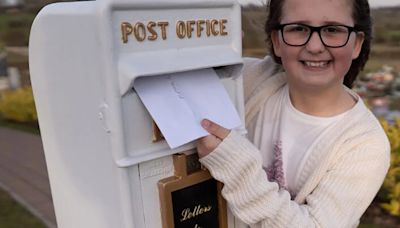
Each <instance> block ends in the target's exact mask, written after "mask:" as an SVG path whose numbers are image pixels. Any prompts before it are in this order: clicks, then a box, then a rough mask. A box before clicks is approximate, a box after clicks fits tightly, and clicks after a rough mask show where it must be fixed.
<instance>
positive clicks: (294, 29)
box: [285, 25, 309, 32]
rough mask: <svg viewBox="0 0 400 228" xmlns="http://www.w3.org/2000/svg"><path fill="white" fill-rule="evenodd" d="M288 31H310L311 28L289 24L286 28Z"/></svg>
mask: <svg viewBox="0 0 400 228" xmlns="http://www.w3.org/2000/svg"><path fill="white" fill-rule="evenodd" d="M285 31H286V32H308V31H309V29H308V28H307V27H306V26H302V25H289V26H286V28H285Z"/></svg>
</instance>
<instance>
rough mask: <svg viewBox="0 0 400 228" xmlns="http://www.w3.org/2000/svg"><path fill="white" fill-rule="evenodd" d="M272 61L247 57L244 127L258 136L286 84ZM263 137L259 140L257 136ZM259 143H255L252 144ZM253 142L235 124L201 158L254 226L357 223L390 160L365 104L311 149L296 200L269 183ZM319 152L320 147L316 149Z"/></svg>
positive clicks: (241, 216) (232, 204)
mask: <svg viewBox="0 0 400 228" xmlns="http://www.w3.org/2000/svg"><path fill="white" fill-rule="evenodd" d="M275 72H276V66H274V64H273V62H272V60H271V59H270V58H269V57H266V58H265V59H263V60H246V61H245V68H244V81H245V97H247V98H246V100H247V102H246V126H248V131H249V135H252V137H250V138H253V139H254V138H257V137H258V132H259V130H257V128H259V127H260V126H262V124H261V123H257V121H258V122H260V119H262V118H256V117H257V115H258V114H259V113H263V111H264V110H263V107H264V104H265V102H266V101H267V100H268V98H269V97H270V96H271V95H272V94H274V93H275V92H276V91H277V90H278V89H279V88H281V87H282V86H283V85H284V84H285V83H286V80H285V76H284V74H282V73H277V74H275V75H274V76H271V74H272V73H275ZM261 140H262V139H261ZM257 144H258V143H257ZM257 144H255V145H254V144H253V143H251V142H250V141H249V140H248V139H246V138H245V137H243V136H241V135H239V134H237V133H236V132H234V131H231V133H230V134H229V135H228V136H227V137H226V138H225V139H224V140H223V142H222V143H221V144H220V145H219V146H218V147H217V148H216V149H215V150H214V151H213V152H212V153H210V154H209V155H207V156H205V157H203V158H202V159H200V162H201V163H202V164H203V165H204V166H205V167H206V168H207V169H209V170H210V172H211V174H212V176H213V177H214V178H215V179H217V180H219V181H221V182H223V183H224V188H223V190H222V195H223V196H224V198H225V199H226V200H227V202H228V205H229V207H230V209H231V210H232V212H233V213H234V214H235V216H237V217H238V218H239V219H240V220H242V221H243V222H245V223H246V224H249V225H251V227H296V228H297V227H307V228H311V227H324V228H325V227H326V228H328V227H332V228H339V227H356V226H357V225H358V223H359V218H360V217H361V215H362V214H363V213H364V211H365V210H366V208H367V207H368V205H369V204H370V203H371V201H372V200H373V198H374V196H375V195H376V193H377V192H378V190H379V188H380V186H381V184H382V182H383V179H384V177H385V175H386V172H387V170H388V167H389V163H390V145H389V142H388V140H387V137H386V135H385V133H384V131H383V130H382V128H381V126H380V124H379V122H378V121H377V120H376V118H375V117H374V116H373V114H372V113H371V112H370V111H369V110H368V109H367V108H366V107H365V106H364V105H358V106H355V107H354V108H353V109H351V110H350V111H349V113H348V114H346V115H345V116H344V117H343V120H341V121H340V122H339V123H338V124H337V125H336V126H334V127H332V128H331V129H329V130H328V131H326V133H324V134H322V135H321V136H320V137H319V138H318V139H317V140H316V142H315V143H314V144H313V145H312V146H311V147H310V148H309V150H310V151H309V152H310V153H311V155H310V157H309V159H308V160H307V161H306V163H305V165H304V168H303V169H302V170H301V173H300V175H299V181H300V183H301V185H300V186H301V188H300V190H299V192H297V195H296V197H295V199H294V200H291V198H290V194H289V193H288V192H287V191H286V190H283V189H279V187H278V184H277V183H275V182H269V181H268V179H267V175H266V173H265V171H264V170H263V168H262V158H261V155H260V152H259V150H258V148H257ZM321 151H323V153H321Z"/></svg>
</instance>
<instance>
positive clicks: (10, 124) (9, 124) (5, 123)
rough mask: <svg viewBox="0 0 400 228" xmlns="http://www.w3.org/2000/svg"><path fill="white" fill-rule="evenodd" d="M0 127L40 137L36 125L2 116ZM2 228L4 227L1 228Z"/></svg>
mask: <svg viewBox="0 0 400 228" xmlns="http://www.w3.org/2000/svg"><path fill="white" fill-rule="evenodd" d="M0 127H6V128H11V129H15V130H20V131H24V132H28V133H32V134H35V135H40V130H39V127H38V125H37V124H36V123H30V124H26V123H18V122H14V121H9V120H5V119H3V118H1V116H0ZM0 205H1V204H0ZM0 227H2V226H0Z"/></svg>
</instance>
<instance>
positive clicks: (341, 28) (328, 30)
mask: <svg viewBox="0 0 400 228" xmlns="http://www.w3.org/2000/svg"><path fill="white" fill-rule="evenodd" d="M322 32H324V33H346V32H347V28H346V27H344V26H340V25H337V26H334V25H332V26H327V27H324V28H323V29H322Z"/></svg>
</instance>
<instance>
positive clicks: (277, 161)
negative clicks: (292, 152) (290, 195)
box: [264, 140, 287, 190]
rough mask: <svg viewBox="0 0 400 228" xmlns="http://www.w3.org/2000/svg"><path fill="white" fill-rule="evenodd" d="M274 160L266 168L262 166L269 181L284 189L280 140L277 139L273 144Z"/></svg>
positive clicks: (285, 187)
mask: <svg viewBox="0 0 400 228" xmlns="http://www.w3.org/2000/svg"><path fill="white" fill-rule="evenodd" d="M273 151H274V161H273V162H272V164H271V165H270V166H269V167H268V168H266V169H265V168H264V169H265V171H266V173H267V176H268V180H269V181H271V182H276V183H278V185H279V188H282V189H286V190H287V186H286V183H285V174H284V172H283V158H282V141H281V140H277V141H276V142H275V144H274V150H273Z"/></svg>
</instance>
